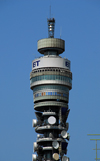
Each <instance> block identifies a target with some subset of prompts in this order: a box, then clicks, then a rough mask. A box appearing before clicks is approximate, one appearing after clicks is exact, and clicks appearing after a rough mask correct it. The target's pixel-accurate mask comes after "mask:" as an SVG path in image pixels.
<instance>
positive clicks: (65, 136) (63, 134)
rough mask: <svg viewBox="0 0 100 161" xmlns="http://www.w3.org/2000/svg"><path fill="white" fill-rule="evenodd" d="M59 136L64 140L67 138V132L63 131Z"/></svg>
mask: <svg viewBox="0 0 100 161" xmlns="http://www.w3.org/2000/svg"><path fill="white" fill-rule="evenodd" d="M61 136H62V137H63V138H64V139H66V138H67V136H68V134H67V131H65V130H63V131H62V132H61Z"/></svg>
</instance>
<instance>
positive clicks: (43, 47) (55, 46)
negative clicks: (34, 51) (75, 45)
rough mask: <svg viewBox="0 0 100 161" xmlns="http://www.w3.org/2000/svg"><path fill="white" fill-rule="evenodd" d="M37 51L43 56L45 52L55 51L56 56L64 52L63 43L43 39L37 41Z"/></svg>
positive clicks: (55, 39) (56, 40)
mask: <svg viewBox="0 0 100 161" xmlns="http://www.w3.org/2000/svg"><path fill="white" fill-rule="evenodd" d="M37 45H38V51H39V52H40V53H41V54H44V53H45V52H46V51H48V50H49V51H57V55H59V54H61V53H63V52H64V51H65V41H64V40H62V39H57V38H45V39H40V40H38V43H37Z"/></svg>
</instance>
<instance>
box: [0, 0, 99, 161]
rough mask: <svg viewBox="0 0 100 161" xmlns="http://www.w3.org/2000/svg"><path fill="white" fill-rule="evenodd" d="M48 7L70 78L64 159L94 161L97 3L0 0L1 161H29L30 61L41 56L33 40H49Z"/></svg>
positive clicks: (33, 138)
mask: <svg viewBox="0 0 100 161" xmlns="http://www.w3.org/2000/svg"><path fill="white" fill-rule="evenodd" d="M50 5H51V13H52V14H51V15H52V17H55V19H56V24H55V25H56V26H55V37H56V38H60V31H61V38H62V39H64V40H65V45H66V46H65V52H64V53H63V54H62V55H61V56H62V57H66V58H68V59H69V60H70V61H71V71H72V73H73V82H72V90H71V91H70V95H69V108H70V109H71V111H70V114H69V117H68V122H69V133H70V135H71V139H70V141H69V145H68V155H67V156H68V157H70V159H71V161H80V160H81V161H84V160H85V161H90V160H91V161H93V160H94V158H95V151H94V150H92V149H93V148H95V142H93V141H90V138H97V137H89V136H87V134H89V133H90V134H91V133H93V134H95V133H97V134H98V133H99V134H100V0H0V161H6V160H8V161H31V157H32V153H33V142H35V141H36V133H35V132H34V129H33V128H32V119H34V118H35V114H34V108H33V93H32V91H31V90H30V80H29V78H30V72H31V64H32V60H33V59H35V58H36V57H39V56H40V54H39V53H38V52H37V40H39V39H41V38H46V37H48V31H47V18H48V17H49V16H50ZM98 138H100V137H98ZM98 148H100V141H99V142H98ZM98 157H99V158H100V151H98Z"/></svg>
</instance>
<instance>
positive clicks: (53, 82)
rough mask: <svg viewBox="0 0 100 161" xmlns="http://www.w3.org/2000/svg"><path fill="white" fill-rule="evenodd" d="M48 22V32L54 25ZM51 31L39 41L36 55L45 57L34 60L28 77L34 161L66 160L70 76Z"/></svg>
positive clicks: (62, 45) (61, 46) (61, 45)
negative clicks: (33, 113) (33, 112)
mask: <svg viewBox="0 0 100 161" xmlns="http://www.w3.org/2000/svg"><path fill="white" fill-rule="evenodd" d="M49 20H50V21H49ZM49 20H48V28H49V29H51V28H53V27H54V24H52V26H53V27H50V25H51V24H50V22H51V19H49ZM54 22H55V20H54V19H53V22H52V23H54ZM51 31H52V32H51V33H50V35H51V36H50V35H49V38H46V39H41V40H39V41H38V51H39V52H40V53H41V54H43V55H44V56H43V57H40V58H37V59H35V60H33V62H32V72H31V73H30V88H31V89H32V90H33V100H34V110H36V112H35V115H36V118H37V120H35V119H33V127H35V131H36V133H38V135H37V140H36V142H35V143H34V152H36V153H37V155H35V154H33V161H36V160H46V161H53V160H62V161H68V160H69V158H68V157H67V156H66V154H67V146H68V140H69V133H67V131H68V127H69V124H68V123H66V121H67V118H68V114H69V111H70V109H69V108H68V102H69V90H70V89H71V88H72V73H71V71H70V61H69V60H68V59H65V58H61V57H60V56H59V54H61V53H63V51H64V50H65V41H64V40H62V39H56V38H54V30H53V29H52V30H51Z"/></svg>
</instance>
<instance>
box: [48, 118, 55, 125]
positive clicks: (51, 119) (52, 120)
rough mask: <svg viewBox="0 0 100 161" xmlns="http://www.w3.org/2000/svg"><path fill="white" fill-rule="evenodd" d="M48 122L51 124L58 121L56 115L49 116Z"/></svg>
mask: <svg viewBox="0 0 100 161" xmlns="http://www.w3.org/2000/svg"><path fill="white" fill-rule="evenodd" d="M48 123H49V124H51V125H53V124H55V123H56V118H55V117H54V116H50V117H49V118H48Z"/></svg>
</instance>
